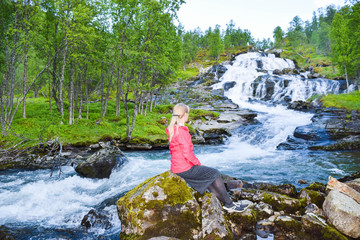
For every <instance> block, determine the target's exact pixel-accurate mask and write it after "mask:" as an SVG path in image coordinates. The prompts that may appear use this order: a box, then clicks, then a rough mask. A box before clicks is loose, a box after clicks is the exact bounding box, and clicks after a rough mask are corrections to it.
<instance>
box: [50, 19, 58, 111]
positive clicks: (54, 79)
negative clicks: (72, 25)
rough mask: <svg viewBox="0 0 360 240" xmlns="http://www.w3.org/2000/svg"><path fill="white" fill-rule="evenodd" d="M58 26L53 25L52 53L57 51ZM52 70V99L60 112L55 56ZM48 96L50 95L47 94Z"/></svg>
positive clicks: (56, 24)
mask: <svg viewBox="0 0 360 240" xmlns="http://www.w3.org/2000/svg"><path fill="white" fill-rule="evenodd" d="M58 25H59V23H55V37H54V41H55V44H54V52H57V51H58V48H57V41H56V39H57V32H58ZM52 66H53V69H52V81H53V84H52V96H53V97H54V100H55V103H56V107H57V109H58V111H59V112H60V102H59V99H58V97H57V87H58V83H57V79H56V71H57V55H55V58H54V61H53V65H52ZM49 95H50V94H49ZM49 97H50V96H49Z"/></svg>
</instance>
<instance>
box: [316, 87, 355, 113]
mask: <svg viewBox="0 0 360 240" xmlns="http://www.w3.org/2000/svg"><path fill="white" fill-rule="evenodd" d="M321 102H322V103H323V105H324V106H325V107H336V108H343V109H346V110H349V111H352V110H360V92H359V91H355V92H352V93H349V94H339V95H335V94H328V95H327V96H323V97H322V98H321Z"/></svg>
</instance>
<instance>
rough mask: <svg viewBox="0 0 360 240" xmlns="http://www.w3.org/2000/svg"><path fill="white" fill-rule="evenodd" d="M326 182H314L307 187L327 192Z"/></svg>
mask: <svg viewBox="0 0 360 240" xmlns="http://www.w3.org/2000/svg"><path fill="white" fill-rule="evenodd" d="M325 188H326V186H325V184H323V183H319V182H313V183H311V184H310V185H309V186H307V187H306V188H305V189H309V190H313V191H318V192H325Z"/></svg>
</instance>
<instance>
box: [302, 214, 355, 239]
mask: <svg viewBox="0 0 360 240" xmlns="http://www.w3.org/2000/svg"><path fill="white" fill-rule="evenodd" d="M301 222H302V226H303V229H304V230H305V232H306V233H307V235H309V236H311V238H309V239H319V240H320V239H321V240H347V239H348V238H347V237H346V236H345V235H343V234H342V233H340V232H339V231H338V230H336V229H335V228H334V227H332V226H330V225H328V224H327V223H326V221H325V219H323V218H321V217H319V216H317V215H315V214H311V213H310V214H306V215H304V216H302V217H301Z"/></svg>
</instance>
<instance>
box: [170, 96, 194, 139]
mask: <svg viewBox="0 0 360 240" xmlns="http://www.w3.org/2000/svg"><path fill="white" fill-rule="evenodd" d="M189 111H190V108H189V106H187V105H185V104H183V103H178V104H176V105H175V106H174V109H173V115H172V117H171V120H170V124H169V126H168V127H167V129H168V131H169V143H170V142H171V140H172V138H173V136H174V135H175V134H177V133H178V130H179V122H180V119H181V118H182V117H183V116H184V115H185V113H189ZM175 125H176V132H174V126H175Z"/></svg>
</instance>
